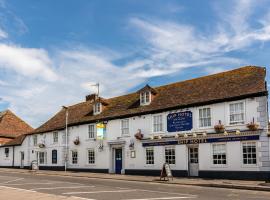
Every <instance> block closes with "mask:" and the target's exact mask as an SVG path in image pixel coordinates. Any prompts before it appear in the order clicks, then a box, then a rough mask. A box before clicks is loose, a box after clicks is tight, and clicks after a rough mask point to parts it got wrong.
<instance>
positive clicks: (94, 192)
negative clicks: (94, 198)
mask: <svg viewBox="0 0 270 200" xmlns="http://www.w3.org/2000/svg"><path fill="white" fill-rule="evenodd" d="M134 191H138V190H102V191H92V192H66V193H62V194H96V193H114V192H134Z"/></svg>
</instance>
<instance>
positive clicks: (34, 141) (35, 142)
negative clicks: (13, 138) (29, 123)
mask: <svg viewBox="0 0 270 200" xmlns="http://www.w3.org/2000/svg"><path fill="white" fill-rule="evenodd" d="M33 144H34V146H37V135H33Z"/></svg>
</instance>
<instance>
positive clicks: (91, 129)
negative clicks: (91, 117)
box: [88, 124, 96, 139]
mask: <svg viewBox="0 0 270 200" xmlns="http://www.w3.org/2000/svg"><path fill="white" fill-rule="evenodd" d="M95 135H96V125H95V124H90V125H88V138H90V139H94V138H95Z"/></svg>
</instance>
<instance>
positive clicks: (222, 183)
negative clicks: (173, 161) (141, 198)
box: [0, 168, 270, 191]
mask: <svg viewBox="0 0 270 200" xmlns="http://www.w3.org/2000/svg"><path fill="white" fill-rule="evenodd" d="M0 171H1V172H5V171H6V172H12V173H24V174H29V173H35V174H37V175H52V176H69V177H81V178H98V179H114V180H125V181H140V182H155V183H163V184H179V185H193V186H202V187H219V188H231V189H245V190H258V191H270V183H265V182H264V181H245V180H225V179H201V178H174V179H173V180H170V181H160V179H159V177H156V176H135V175H119V174H105V173H89V172H72V171H68V172H64V171H49V170H39V171H36V172H33V171H31V170H26V169H10V168H0Z"/></svg>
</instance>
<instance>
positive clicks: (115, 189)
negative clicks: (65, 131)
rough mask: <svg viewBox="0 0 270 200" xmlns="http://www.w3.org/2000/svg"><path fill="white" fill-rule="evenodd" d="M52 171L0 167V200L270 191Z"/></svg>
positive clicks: (211, 199) (258, 195)
mask: <svg viewBox="0 0 270 200" xmlns="http://www.w3.org/2000/svg"><path fill="white" fill-rule="evenodd" d="M53 173H54V172H48V173H47V174H46V173H44V172H43V173H40V172H38V173H29V172H28V171H27V170H23V171H20V172H19V173H18V172H14V171H9V170H0V200H7V199H8V200H58V199H59V200H62V199H65V200H180V199H194V200H196V199H200V200H216V199H218V200H231V199H232V200H236V199H237V200H258V199H260V200H264V199H265V200H266V199H267V200H269V199H270V192H266V191H254V190H242V189H228V188H214V187H201V186H195V185H181V184H164V183H160V182H155V181H135V180H133V181H130V180H116V179H110V178H97V177H95V178H94V177H91V178H89V177H86V176H81V175H80V176H71V175H70V176H62V175H59V174H58V175H57V174H53ZM68 173H69V172H68ZM71 174H72V173H71ZM74 174H76V175H77V174H78V173H74ZM86 174H88V173H86ZM124 177H126V176H124Z"/></svg>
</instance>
